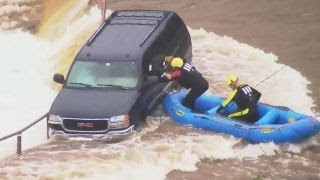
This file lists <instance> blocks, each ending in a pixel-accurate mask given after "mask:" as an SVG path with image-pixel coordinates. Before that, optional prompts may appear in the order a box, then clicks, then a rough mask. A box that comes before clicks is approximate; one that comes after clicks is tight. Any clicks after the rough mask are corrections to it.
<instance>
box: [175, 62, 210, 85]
mask: <svg viewBox="0 0 320 180" xmlns="http://www.w3.org/2000/svg"><path fill="white" fill-rule="evenodd" d="M180 71H181V76H180V77H179V78H177V81H178V82H179V83H180V84H181V85H182V86H184V87H186V88H192V87H194V86H198V85H201V84H202V83H206V81H207V80H205V79H204V78H203V77H202V75H201V73H199V72H198V71H197V69H196V68H195V67H194V66H192V65H191V64H189V63H184V64H183V66H182V67H181V68H180Z"/></svg>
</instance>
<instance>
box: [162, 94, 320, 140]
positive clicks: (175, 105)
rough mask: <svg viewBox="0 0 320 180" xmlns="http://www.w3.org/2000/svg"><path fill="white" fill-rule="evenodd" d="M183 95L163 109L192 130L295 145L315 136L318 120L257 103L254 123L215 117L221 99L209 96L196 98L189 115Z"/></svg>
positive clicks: (167, 101)
mask: <svg viewBox="0 0 320 180" xmlns="http://www.w3.org/2000/svg"><path fill="white" fill-rule="evenodd" d="M185 95H186V92H185V91H180V92H175V93H171V94H169V95H167V96H166V97H165V99H164V101H163V106H164V109H165V111H166V113H167V114H168V115H169V116H170V117H171V119H173V120H174V121H177V122H178V123H181V124H188V125H192V126H193V127H195V128H200V129H204V130H208V131H213V132H218V133H220V132H222V133H228V134H231V135H234V136H236V137H240V138H243V139H245V140H248V141H249V142H253V143H258V142H274V143H285V142H290V143H296V142H301V141H304V140H306V139H308V138H310V137H312V136H314V135H316V134H317V133H318V132H319V130H320V121H319V120H317V119H316V118H314V117H311V116H308V115H305V114H301V113H298V112H295V111H293V110H291V109H289V108H286V107H276V106H272V105H268V104H263V103H258V111H259V119H258V120H257V121H256V122H255V123H254V124H249V123H246V122H244V121H240V120H236V119H230V118H228V117H225V116H221V115H218V114H216V110H217V108H218V107H219V105H220V104H221V103H222V101H223V98H221V97H219V96H214V95H209V94H204V95H202V96H200V97H199V98H198V99H197V101H196V112H192V111H191V110H190V109H188V108H186V107H184V106H183V105H182V104H181V101H182V99H183V98H184V97H185ZM236 108H237V105H236V104H235V103H231V104H229V106H227V108H226V110H227V111H229V112H232V111H233V110H235V109H236ZM197 112H199V113H197Z"/></svg>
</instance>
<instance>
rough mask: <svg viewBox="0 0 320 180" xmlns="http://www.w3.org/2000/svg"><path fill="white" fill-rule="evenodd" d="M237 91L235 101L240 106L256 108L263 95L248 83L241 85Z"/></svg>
mask: <svg viewBox="0 0 320 180" xmlns="http://www.w3.org/2000/svg"><path fill="white" fill-rule="evenodd" d="M236 91H237V93H236V94H235V95H234V98H233V101H235V103H236V104H237V105H238V107H239V108H255V107H256V105H257V103H258V101H259V99H260V97H261V93H260V92H259V91H257V90H256V89H254V88H253V87H251V86H249V85H247V84H243V85H240V86H239V87H238V88H237V89H236Z"/></svg>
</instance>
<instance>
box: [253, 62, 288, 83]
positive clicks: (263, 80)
mask: <svg viewBox="0 0 320 180" xmlns="http://www.w3.org/2000/svg"><path fill="white" fill-rule="evenodd" d="M286 67H287V65H283V66H282V67H281V68H279V69H277V70H276V71H274V72H273V73H271V74H270V75H269V76H267V77H266V78H264V79H262V80H261V81H260V82H259V83H258V84H256V85H255V86H254V87H258V86H259V85H260V84H262V83H263V82H265V81H266V80H268V79H270V78H271V77H272V76H274V75H276V74H277V73H278V72H280V71H282V70H283V69H284V68H286Z"/></svg>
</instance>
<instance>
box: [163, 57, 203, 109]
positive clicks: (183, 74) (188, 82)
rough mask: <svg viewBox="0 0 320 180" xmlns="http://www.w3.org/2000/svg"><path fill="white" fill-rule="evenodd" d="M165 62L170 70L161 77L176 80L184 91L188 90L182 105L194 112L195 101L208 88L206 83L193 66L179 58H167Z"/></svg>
mask: <svg viewBox="0 0 320 180" xmlns="http://www.w3.org/2000/svg"><path fill="white" fill-rule="evenodd" d="M165 62H166V64H167V65H169V66H170V67H171V69H172V70H171V71H170V72H167V73H164V74H163V76H165V77H166V78H167V79H169V80H177V82H178V83H179V84H180V85H181V86H182V87H184V88H186V89H189V88H190V91H189V93H188V94H187V95H186V97H185V98H184V99H183V101H182V104H183V105H184V106H186V107H187V108H190V109H191V110H193V111H194V110H195V101H196V99H197V98H198V97H199V96H201V95H202V94H203V93H204V92H206V91H207V89H208V88H209V83H208V81H207V80H206V79H205V78H203V77H202V75H201V73H199V72H198V71H197V69H196V68H195V67H194V66H192V65H191V64H189V63H186V62H185V61H184V60H183V59H181V58H179V57H173V56H167V57H165Z"/></svg>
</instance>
